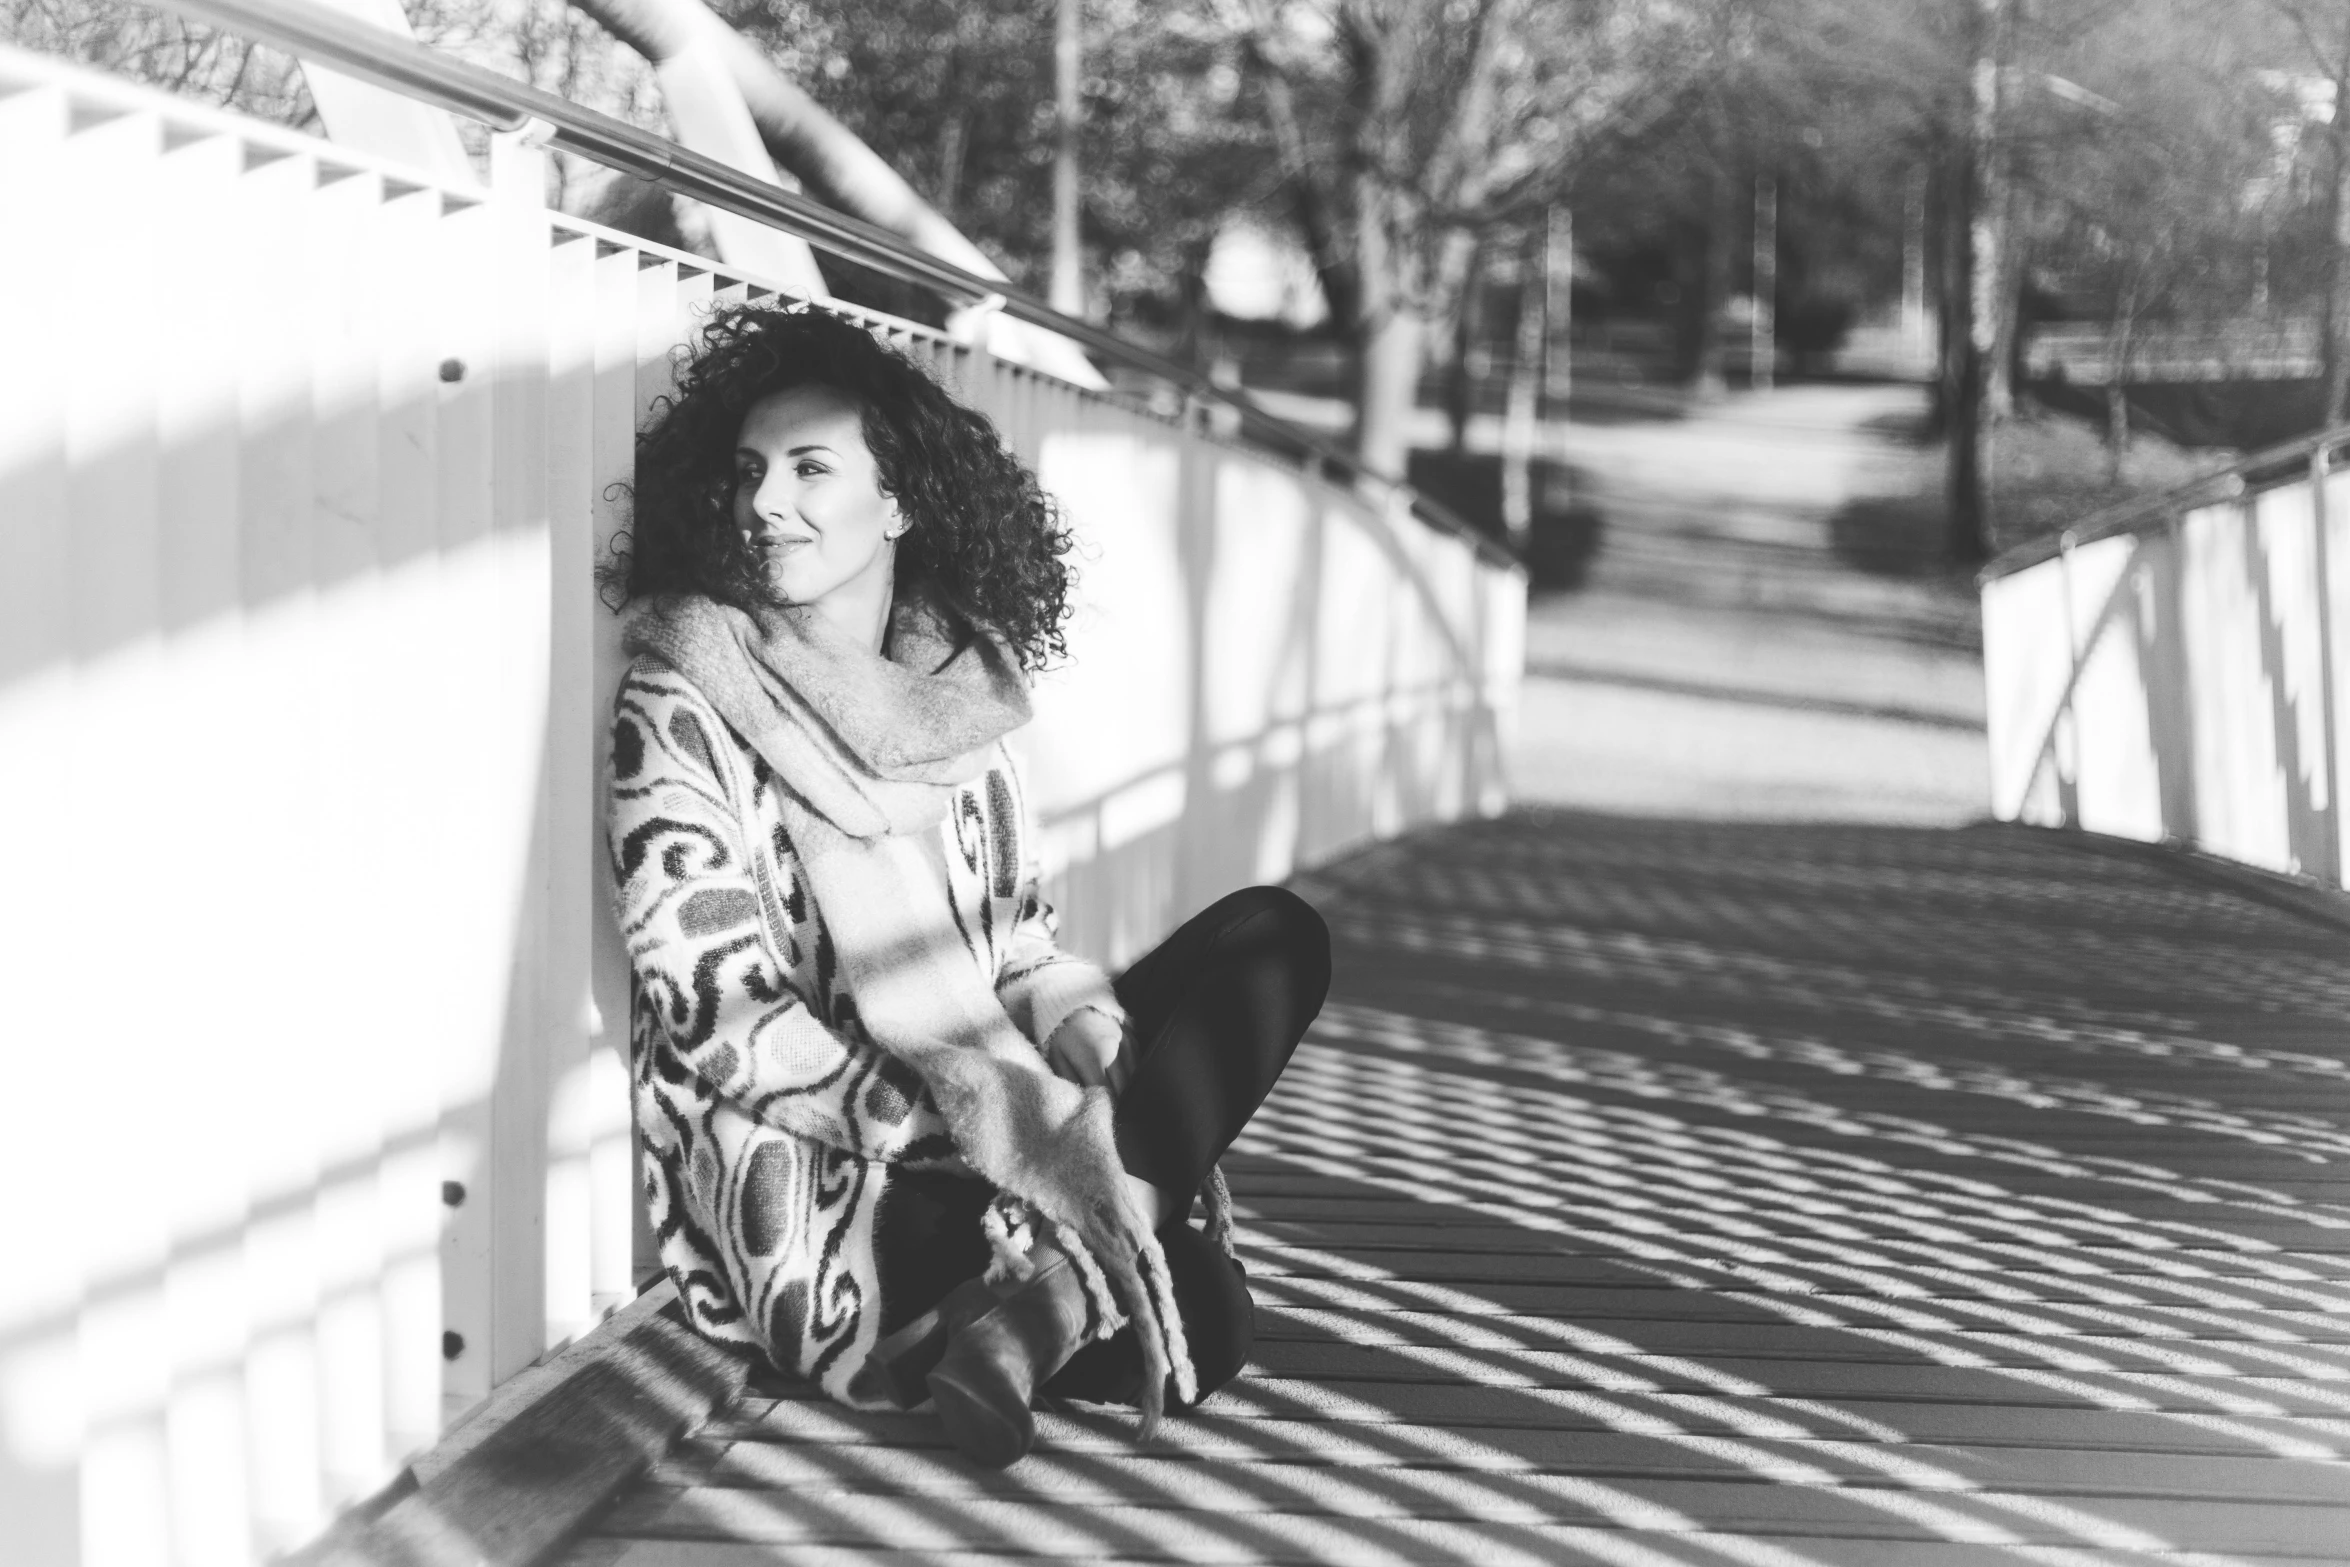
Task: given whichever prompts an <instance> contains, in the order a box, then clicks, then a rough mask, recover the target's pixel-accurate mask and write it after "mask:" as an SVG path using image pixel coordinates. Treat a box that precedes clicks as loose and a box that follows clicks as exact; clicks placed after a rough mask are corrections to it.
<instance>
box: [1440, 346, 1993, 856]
mask: <svg viewBox="0 0 2350 1567" xmlns="http://www.w3.org/2000/svg"><path fill="white" fill-rule="evenodd" d="M1922 412H1923V393H1922V392H1920V391H1919V390H1918V389H1916V388H1914V387H1908V386H1802V387H1793V388H1788V389H1785V390H1780V391H1773V392H1761V393H1742V394H1734V395H1733V396H1731V397H1729V398H1726V399H1724V400H1722V401H1720V402H1717V403H1713V404H1705V405H1697V406H1695V407H1693V408H1692V409H1691V410H1690V411H1689V412H1688V413H1687V415H1686V416H1685V417H1679V418H1664V417H1659V418H1648V419H1640V418H1620V419H1618V420H1617V421H1616V422H1612V423H1606V424H1576V425H1567V426H1558V425H1554V426H1552V427H1550V429H1549V430H1548V432H1547V439H1548V441H1549V443H1550V445H1551V446H1552V448H1553V450H1554V452H1555V453H1556V454H1557V455H1559V456H1561V457H1563V458H1564V459H1565V460H1566V461H1568V462H1569V463H1571V464H1572V465H1573V467H1574V468H1575V470H1576V473H1577V476H1578V491H1579V496H1580V498H1581V500H1582V502H1583V504H1584V505H1585V506H1587V507H1588V508H1589V509H1591V510H1593V511H1596V512H1597V513H1598V514H1599V516H1600V517H1601V519H1602V532H1601V543H1600V551H1599V554H1598V556H1597V559H1596V560H1595V562H1594V563H1593V566H1592V569H1591V573H1590V586H1588V587H1587V588H1585V589H1584V590H1583V591H1580V592H1576V593H1567V594H1552V595H1540V594H1538V595H1537V596H1536V598H1535V601H1534V603H1533V606H1532V611H1531V616H1530V622H1529V626H1528V647H1527V681H1526V686H1525V695H1524V702H1523V707H1522V711H1521V715H1520V729H1519V743H1518V746H1517V750H1516V753H1515V754H1516V767H1515V771H1514V785H1515V791H1516V794H1517V796H1518V797H1519V798H1520V799H1523V800H1527V801H1532V802H1539V803H1547V804H1554V805H1564V806H1575V807H1582V808H1589V809H1598V810H1629V811H1639V812H1647V813H1653V814H1670V815H1682V816H1690V817H1713V818H1724V817H1727V818H1749V819H1768V820H1822V821H1863V822H1903V823H1917V824H1934V823H1948V824H1955V823H1959V822H1964V821H1969V820H1972V819H1974V818H1975V817H1978V816H1980V815H1982V814H1983V812H1984V809H1985V806H1986V803H1987V800H1988V792H1989V782H1988V768H1987V763H1986V755H1985V751H1984V743H1983V734H1982V724H1983V690H1982V668H1981V659H1980V654H1979V652H1978V651H1977V646H1978V645H1979V644H1978V638H1977V636H1976V630H1975V625H1976V615H1975V609H1974V604H1973V596H1972V592H1971V589H1969V588H1968V587H1967V586H1965V585H1964V584H1963V583H1962V582H1958V581H1954V580H1953V579H1952V578H1951V576H1950V575H1949V574H1948V573H1946V572H1945V573H1938V572H1934V571H1932V570H1931V569H1930V568H1926V563H1923V562H1919V561H1916V560H1914V559H1913V560H1910V561H1908V562H1906V564H1907V565H1908V566H1909V568H1910V569H1909V572H1908V574H1887V573H1885V572H1882V571H1869V570H1864V569H1862V568H1861V567H1860V566H1859V565H1856V564H1855V563H1854V560H1855V558H1856V557H1858V556H1860V555H1863V554H1871V553H1873V555H1874V557H1875V558H1877V559H1879V560H1880V561H1883V560H1888V559H1889V560H1891V561H1892V562H1894V563H1895V564H1897V565H1899V564H1904V560H1903V554H1904V547H1905V546H1907V545H1912V544H1914V543H1915V542H1917V541H1915V540H1912V539H1907V538H1902V539H1894V538H1885V537H1882V536H1881V535H1882V534H1883V532H1884V531H1885V530H1888V529H1891V528H1895V527H1899V526H1901V525H1902V518H1901V517H1900V515H1899V514H1898V513H1895V514H1894V515H1893V516H1892V517H1890V518H1889V519H1888V518H1884V517H1877V516H1874V515H1873V514H1872V510H1871V508H1870V507H1869V505H1868V504H1867V503H1868V502H1870V501H1871V500H1872V499H1873V498H1876V497H1880V496H1882V495H1883V494H1885V493H1886V492H1887V491H1888V490H1889V489H1892V490H1898V489H1899V488H1900V487H1901V486H1902V485H1903V484H1904V482H1905V481H1906V482H1908V483H1910V484H1912V485H1914V483H1915V478H1916V471H1917V469H1918V466H1919V463H1920V459H1919V457H1918V455H1917V454H1916V452H1915V451H1914V450H1913V449H1912V448H1911V446H1910V445H1909V443H1908V441H1907V439H1906V435H1905V430H1906V427H1907V426H1909V425H1910V424H1912V423H1914V421H1915V420H1916V419H1917V418H1918V417H1920V416H1921V415H1922ZM1479 433H1480V434H1483V433H1484V432H1479ZM1880 509H1881V508H1880ZM1913 510H1914V509H1913ZM1914 521H1915V519H1914V516H1913V517H1912V518H1911V519H1910V525H1911V526H1913V527H1914ZM1872 530H1874V531H1872ZM1921 568H1924V569H1921Z"/></svg>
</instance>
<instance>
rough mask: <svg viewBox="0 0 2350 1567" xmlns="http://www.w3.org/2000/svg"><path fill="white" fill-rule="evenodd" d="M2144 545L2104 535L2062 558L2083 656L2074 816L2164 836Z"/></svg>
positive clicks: (2121, 832) (2130, 834)
mask: <svg viewBox="0 0 2350 1567" xmlns="http://www.w3.org/2000/svg"><path fill="white" fill-rule="evenodd" d="M2142 548H2143V545H2142V543H2141V541H2140V540H2139V539H2137V538H2136V537H2134V536H2130V535H2122V536H2119V537H2116V538H2110V539H2099V540H2097V541H2096V542H2094V543H2091V544H2085V545H2083V546H2081V547H2080V548H2079V549H2076V550H2073V551H2070V552H2069V553H2068V554H2067V555H2066V556H2065V558H2064V562H2065V578H2066V590H2067V592H2068V594H2069V595H2070V599H2071V605H2070V616H2069V619H2070V621H2071V624H2072V634H2073V638H2074V640H2075V642H2076V644H2078V651H2077V653H2076V657H2078V658H2079V660H2080V674H2079V676H2078V678H2077V680H2076V682H2075V684H2074V687H2073V697H2072V716H2073V721H2074V732H2073V735H2072V737H2071V738H2072V742H2073V745H2074V747H2075V755H2074V758H2073V764H2074V765H2073V770H2072V777H2073V780H2074V785H2073V786H2074V790H2075V798H2076V800H2077V809H2078V811H2079V821H2078V823H2077V825H2079V826H2081V827H2085V828H2087V829H2088V830H2089V831H2091V832H2103V833H2112V834H2114V835H2115V836H2117V837H2123V838H2136V839H2139V840H2140V841H2142V842H2147V843H2152V842H2156V841H2158V840H2159V839H2160V838H2161V837H2162V775H2161V772H2160V770H2159V766H2158V764H2157V762H2156V759H2155V754H2154V736H2153V728H2152V725H2151V723H2150V721H2149V713H2150V701H2151V693H2150V691H2149V689H2148V686H2147V677H2146V669H2145V667H2144V661H2143V659H2142V657H2141V654H2140V645H2139V631H2140V628H2141V627H2142V626H2144V625H2147V624H2150V623H2151V620H2152V617H2151V614H2150V611H2151V608H2152V605H2151V604H2150V603H2149V602H2148V601H2147V600H2148V594H2149V588H2150V579H2149V578H2148V576H2147V574H2146V572H2145V570H2144V566H2143V563H2142V562H2141V561H2140V560H2139V553H2140V551H2141V549H2142Z"/></svg>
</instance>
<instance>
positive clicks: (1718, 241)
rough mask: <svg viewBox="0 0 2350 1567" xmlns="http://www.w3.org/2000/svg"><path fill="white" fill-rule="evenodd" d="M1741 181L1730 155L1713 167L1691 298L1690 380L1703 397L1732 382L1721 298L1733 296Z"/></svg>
mask: <svg viewBox="0 0 2350 1567" xmlns="http://www.w3.org/2000/svg"><path fill="white" fill-rule="evenodd" d="M1740 183H1741V182H1740V181H1739V179H1738V178H1737V176H1736V175H1734V174H1732V173H1731V172H1730V168H1729V160H1728V157H1727V155H1726V154H1725V155H1722V157H1721V161H1719V162H1717V163H1716V164H1715V166H1714V171H1713V191H1712V196H1713V200H1712V203H1711V205H1712V209H1713V210H1712V213H1711V215H1710V217H1709V218H1708V220H1707V223H1706V229H1705V265H1704V266H1703V267H1701V268H1700V269H1699V270H1698V284H1697V298H1696V299H1695V300H1693V301H1692V302H1691V319H1690V326H1691V328H1692V329H1693V330H1694V331H1695V333H1696V353H1695V354H1694V356H1693V362H1692V364H1691V367H1690V377H1689V379H1690V384H1691V386H1692V387H1693V388H1694V389H1695V390H1696V392H1697V395H1698V396H1700V397H1719V396H1721V395H1722V393H1723V392H1724V391H1725V390H1726V389H1727V388H1728V386H1729V378H1728V377H1727V376H1726V375H1724V374H1723V372H1722V346H1723V345H1722V326H1721V320H1722V302H1723V301H1724V300H1726V299H1728V298H1729V297H1730V277H1731V270H1730V256H1731V248H1730V247H1731V246H1732V245H1733V244H1734V243H1735V240H1734V238H1733V236H1734V235H1736V233H1737V232H1738V205H1739V203H1738V196H1739V186H1740Z"/></svg>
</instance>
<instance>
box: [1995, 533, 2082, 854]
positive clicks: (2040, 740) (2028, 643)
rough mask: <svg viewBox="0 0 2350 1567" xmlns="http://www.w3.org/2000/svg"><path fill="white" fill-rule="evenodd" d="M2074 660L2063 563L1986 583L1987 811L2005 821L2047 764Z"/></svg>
mask: <svg viewBox="0 0 2350 1567" xmlns="http://www.w3.org/2000/svg"><path fill="white" fill-rule="evenodd" d="M2072 665H2073V649H2072V640H2071V636H2070V634H2069V633H2068V631H2067V629H2066V602H2065V581H2064V565H2063V563H2062V562H2061V561H2057V560H2047V561H2042V562H2041V563H2039V564H2038V565H2034V566H2027V567H2025V568H2024V569H2023V570H2021V571H2016V572H2010V573H2009V574H2007V575H2006V576H2003V577H1995V578H1993V579H1992V580H1991V581H1989V582H1986V583H1984V584H1983V685H1984V695H1985V707H1984V717H1985V722H1986V725H1987V727H1988V730H1989V737H1990V746H1991V814H1992V815H1993V816H1996V817H1998V818H1999V819H2000V820H2002V821H2014V820H2016V819H2017V818H2018V817H2019V816H2021V814H2022V812H2023V801H2024V796H2025V793H2026V791H2028V790H2029V789H2030V788H2031V787H2032V785H2033V780H2034V778H2035V776H2036V775H2037V774H2039V773H2040V772H2041V770H2042V768H2043V766H2044V764H2045V763H2046V761H2047V752H2048V743H2049V735H2050V733H2051V731H2052V729H2053V728H2054V726H2055V723H2056V714H2057V710H2058V707H2059V705H2060V704H2061V703H2062V702H2063V700H2064V696H2065V691H2066V687H2067V685H2068V683H2069V682H2070V680H2071V676H2072Z"/></svg>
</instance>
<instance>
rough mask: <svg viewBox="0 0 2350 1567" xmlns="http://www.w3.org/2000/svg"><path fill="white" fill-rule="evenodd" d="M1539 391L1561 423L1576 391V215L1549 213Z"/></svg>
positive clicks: (1558, 210)
mask: <svg viewBox="0 0 2350 1567" xmlns="http://www.w3.org/2000/svg"><path fill="white" fill-rule="evenodd" d="M1542 321H1543V336H1542V391H1543V395H1544V396H1545V397H1547V398H1548V399H1549V400H1550V406H1551V408H1552V410H1553V411H1554V412H1555V413H1556V414H1557V416H1558V418H1559V419H1560V420H1562V421H1563V420H1565V419H1566V418H1568V417H1569V415H1568V410H1567V402H1568V399H1569V398H1571V397H1572V396H1573V395H1574V390H1575V358H1574V342H1573V339H1574V335H1575V211H1574V209H1573V208H1572V207H1553V208H1551V210H1550V222H1549V235H1548V237H1547V238H1546V239H1545V241H1544V243H1543V247H1542Z"/></svg>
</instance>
